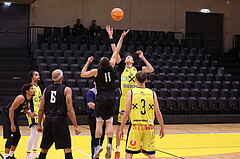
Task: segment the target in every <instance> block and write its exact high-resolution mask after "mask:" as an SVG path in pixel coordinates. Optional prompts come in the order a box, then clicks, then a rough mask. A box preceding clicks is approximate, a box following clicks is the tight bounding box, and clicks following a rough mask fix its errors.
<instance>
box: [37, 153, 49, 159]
mask: <svg viewBox="0 0 240 159" xmlns="http://www.w3.org/2000/svg"><path fill="white" fill-rule="evenodd" d="M46 156H47V154H46V153H42V152H41V153H40V154H39V156H38V159H46Z"/></svg>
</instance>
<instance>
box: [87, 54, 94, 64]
mask: <svg viewBox="0 0 240 159" xmlns="http://www.w3.org/2000/svg"><path fill="white" fill-rule="evenodd" d="M93 59H94V57H93V56H91V57H89V58H88V60H87V63H89V64H90V63H92V61H93Z"/></svg>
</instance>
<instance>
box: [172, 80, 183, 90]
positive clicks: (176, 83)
mask: <svg viewBox="0 0 240 159" xmlns="http://www.w3.org/2000/svg"><path fill="white" fill-rule="evenodd" d="M173 86H174V88H177V89H182V88H183V87H184V85H183V82H182V81H173Z"/></svg>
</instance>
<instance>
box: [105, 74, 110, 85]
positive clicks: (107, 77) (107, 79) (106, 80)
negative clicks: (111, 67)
mask: <svg viewBox="0 0 240 159" xmlns="http://www.w3.org/2000/svg"><path fill="white" fill-rule="evenodd" d="M104 75H105V82H106V83H107V82H111V76H110V72H107V73H104Z"/></svg>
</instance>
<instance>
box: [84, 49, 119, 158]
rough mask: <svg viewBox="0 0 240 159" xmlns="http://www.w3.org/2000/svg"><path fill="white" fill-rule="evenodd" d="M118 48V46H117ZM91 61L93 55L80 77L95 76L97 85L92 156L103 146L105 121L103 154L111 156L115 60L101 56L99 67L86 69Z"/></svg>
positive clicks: (94, 156) (97, 155) (97, 154)
mask: <svg viewBox="0 0 240 159" xmlns="http://www.w3.org/2000/svg"><path fill="white" fill-rule="evenodd" d="M117 50H118V48H117ZM92 61H93V57H92V56H91V57H89V58H88V60H87V62H86V64H85V66H84V67H83V69H82V71H81V77H83V78H87V77H92V76H94V77H95V81H96V87H97V96H96V107H95V114H96V120H97V122H96V134H95V138H96V142H95V150H94V155H93V158H94V159H95V158H97V157H99V154H100V153H101V152H102V150H103V148H102V146H101V136H102V127H103V124H104V122H105V124H106V134H107V136H108V144H107V147H106V149H107V152H106V154H105V157H106V158H108V159H109V158H111V153H112V137H113V115H114V108H115V102H116V95H115V73H114V70H113V68H114V65H115V61H114V60H113V59H111V61H109V59H108V58H107V57H103V58H101V60H100V63H99V66H100V68H99V69H92V70H90V71H87V69H88V66H89V64H90V63H91V62H92Z"/></svg>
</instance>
